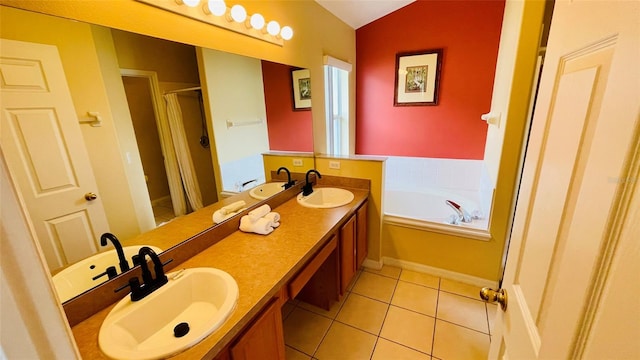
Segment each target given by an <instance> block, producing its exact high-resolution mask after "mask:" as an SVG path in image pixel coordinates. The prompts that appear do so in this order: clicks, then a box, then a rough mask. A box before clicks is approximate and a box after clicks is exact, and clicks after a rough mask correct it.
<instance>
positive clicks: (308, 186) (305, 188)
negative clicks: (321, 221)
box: [302, 169, 322, 196]
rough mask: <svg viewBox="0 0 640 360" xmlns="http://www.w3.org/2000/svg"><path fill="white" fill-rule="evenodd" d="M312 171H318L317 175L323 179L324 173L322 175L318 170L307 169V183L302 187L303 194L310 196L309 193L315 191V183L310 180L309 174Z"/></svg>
mask: <svg viewBox="0 0 640 360" xmlns="http://www.w3.org/2000/svg"><path fill="white" fill-rule="evenodd" d="M311 173H316V175H318V179H322V175H320V173H319V172H318V170H316V169H311V170H309V171H307V175H306V176H305V178H304V179H305V181H306V183H305V184H304V186H303V187H302V196H309V195H311V193H313V187H312V185H313V184H312V183H310V182H309V174H311Z"/></svg>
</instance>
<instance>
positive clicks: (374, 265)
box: [362, 258, 382, 270]
mask: <svg viewBox="0 0 640 360" xmlns="http://www.w3.org/2000/svg"><path fill="white" fill-rule="evenodd" d="M362 266H364V267H366V268H369V269H374V270H380V269H382V260H377V261H376V260H371V259H369V258H366V259H364V261H363V262H362Z"/></svg>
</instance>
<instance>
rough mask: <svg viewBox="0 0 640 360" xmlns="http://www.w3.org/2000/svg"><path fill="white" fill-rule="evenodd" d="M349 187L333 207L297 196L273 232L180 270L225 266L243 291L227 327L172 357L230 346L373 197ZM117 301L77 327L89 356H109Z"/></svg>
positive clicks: (218, 249) (233, 241)
mask: <svg viewBox="0 0 640 360" xmlns="http://www.w3.org/2000/svg"><path fill="white" fill-rule="evenodd" d="M349 190H350V191H352V192H353V193H354V195H355V198H354V200H353V201H352V202H351V203H350V204H348V205H345V206H341V207H337V208H332V209H311V208H305V207H303V206H301V205H299V204H298V203H297V201H296V198H295V197H293V198H291V199H289V200H288V201H286V202H285V203H283V204H282V205H280V206H278V207H277V208H275V209H273V211H277V212H278V213H280V215H281V221H280V226H279V227H278V228H276V230H275V231H274V232H272V233H271V234H269V235H266V236H263V235H257V234H252V233H243V232H241V231H236V232H234V233H232V234H231V235H229V236H227V237H225V238H224V239H222V240H221V241H219V242H217V243H216V244H214V245H212V246H210V247H208V248H207V249H205V250H204V251H202V252H201V253H199V254H197V255H195V256H193V257H192V258H190V259H189V260H187V261H185V262H184V263H182V264H180V265H179V266H178V267H177V268H176V269H174V270H178V269H181V268H193V267H214V268H218V269H221V270H224V271H226V272H228V273H229V274H230V275H231V276H233V278H234V279H235V280H236V282H237V283H238V287H239V292H240V295H239V299H238V304H237V306H236V309H235V310H234V312H233V313H232V314H231V316H230V317H229V319H227V321H226V322H225V323H224V324H223V325H222V327H220V328H219V329H218V330H216V331H215V332H213V333H212V334H211V335H209V336H208V337H206V338H205V339H204V340H202V341H201V342H200V343H198V344H196V345H195V346H193V347H192V348H190V349H188V350H186V351H184V352H182V353H180V354H178V355H176V356H174V357H172V359H212V358H214V357H215V356H216V355H217V354H218V353H219V352H220V351H221V350H222V349H223V348H224V347H225V346H227V345H228V344H229V343H230V342H231V341H232V340H233V339H234V337H235V336H236V335H237V334H238V333H239V332H240V331H241V330H242V329H243V328H244V327H245V326H246V325H247V324H248V323H249V321H250V320H251V319H252V318H253V317H254V316H255V315H257V314H258V313H259V312H260V311H261V310H262V308H263V307H264V306H265V305H267V303H268V302H269V301H270V300H271V298H273V297H274V296H275V295H276V294H277V293H278V291H279V290H280V289H281V287H282V286H284V285H286V284H287V283H288V282H289V280H290V279H291V278H292V277H293V276H294V275H295V274H296V273H297V272H298V271H299V270H300V269H301V268H302V267H303V266H304V265H305V264H306V263H307V262H308V261H309V260H310V259H311V258H312V256H313V255H314V254H315V253H316V252H317V251H318V250H319V249H320V248H321V247H322V246H323V245H324V243H325V242H326V241H328V239H329V237H330V235H331V234H333V233H334V232H335V231H336V230H337V229H338V228H339V226H340V225H342V223H344V222H345V221H346V220H348V216H349V215H350V214H353V213H355V211H356V210H357V209H358V207H359V206H360V205H361V204H362V203H363V202H364V201H365V200H366V199H367V196H368V191H367V190H360V189H355V188H349ZM114 305H115V304H113V305H111V306H109V307H107V308H105V309H103V310H101V311H99V312H97V313H96V314H94V315H93V316H91V317H90V318H88V319H87V320H85V321H82V322H80V323H79V324H77V325H76V326H74V327H73V328H72V331H73V334H74V337H75V340H76V343H77V345H78V348H79V350H80V354H81V355H82V357H83V358H84V359H107V357H106V356H105V355H103V354H102V352H101V351H100V349H99V346H98V333H99V331H100V326H101V324H102V322H103V321H104V319H105V318H106V316H107V314H108V313H109V311H110V310H111V309H112V308H113V306H114Z"/></svg>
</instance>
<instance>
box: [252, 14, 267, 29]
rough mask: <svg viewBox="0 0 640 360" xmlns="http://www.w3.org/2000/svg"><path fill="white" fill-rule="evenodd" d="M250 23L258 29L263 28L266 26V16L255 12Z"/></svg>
mask: <svg viewBox="0 0 640 360" xmlns="http://www.w3.org/2000/svg"><path fill="white" fill-rule="evenodd" d="M249 23H250V25H251V27H252V28H254V29H256V30H262V28H263V27H264V16H262V15H260V14H253V15H251V20H249Z"/></svg>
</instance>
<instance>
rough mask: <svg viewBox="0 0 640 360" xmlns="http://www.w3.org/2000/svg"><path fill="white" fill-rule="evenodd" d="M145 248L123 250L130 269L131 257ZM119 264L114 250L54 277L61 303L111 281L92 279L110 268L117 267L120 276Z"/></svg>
mask: <svg viewBox="0 0 640 360" xmlns="http://www.w3.org/2000/svg"><path fill="white" fill-rule="evenodd" d="M143 246H144V245H136V246H127V247H124V248H122V251H124V256H125V257H126V258H127V261H128V262H129V266H130V267H133V263H132V261H131V257H132V256H133V255H137V254H138V250H140V248H141V247H143ZM147 246H148V245H147ZM149 247H150V248H151V249H153V251H155V252H156V254H160V253H161V252H162V249H160V248H158V247H155V246H149ZM119 263H120V260H118V254H117V253H116V250H115V249H114V250H109V251H105V252H101V253H97V254H95V255H93V256H91V257H88V258H86V259H84V260H81V261H78V262H77V263H75V264H73V265H71V266H69V267H68V268H66V269H64V270H62V271H60V272H59V273H57V274H55V275H53V284H54V285H55V288H56V292H57V293H58V297H59V298H60V301H62V302H65V301H67V300H69V299H71V298H73V297H75V296H77V295H80V294H82V293H83V292H85V291H87V290H89V289H91V288H93V287H95V286H97V285H100V284H102V283H103V282H105V281H107V280H109V277H107V276H106V275H105V276H103V277H101V278H99V279H97V280H93V279H92V278H93V277H94V276H97V275H99V274H100V273H103V272H104V271H105V270H106V269H107V267H109V266H115V267H116V270H117V271H118V274H120V266H119Z"/></svg>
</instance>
